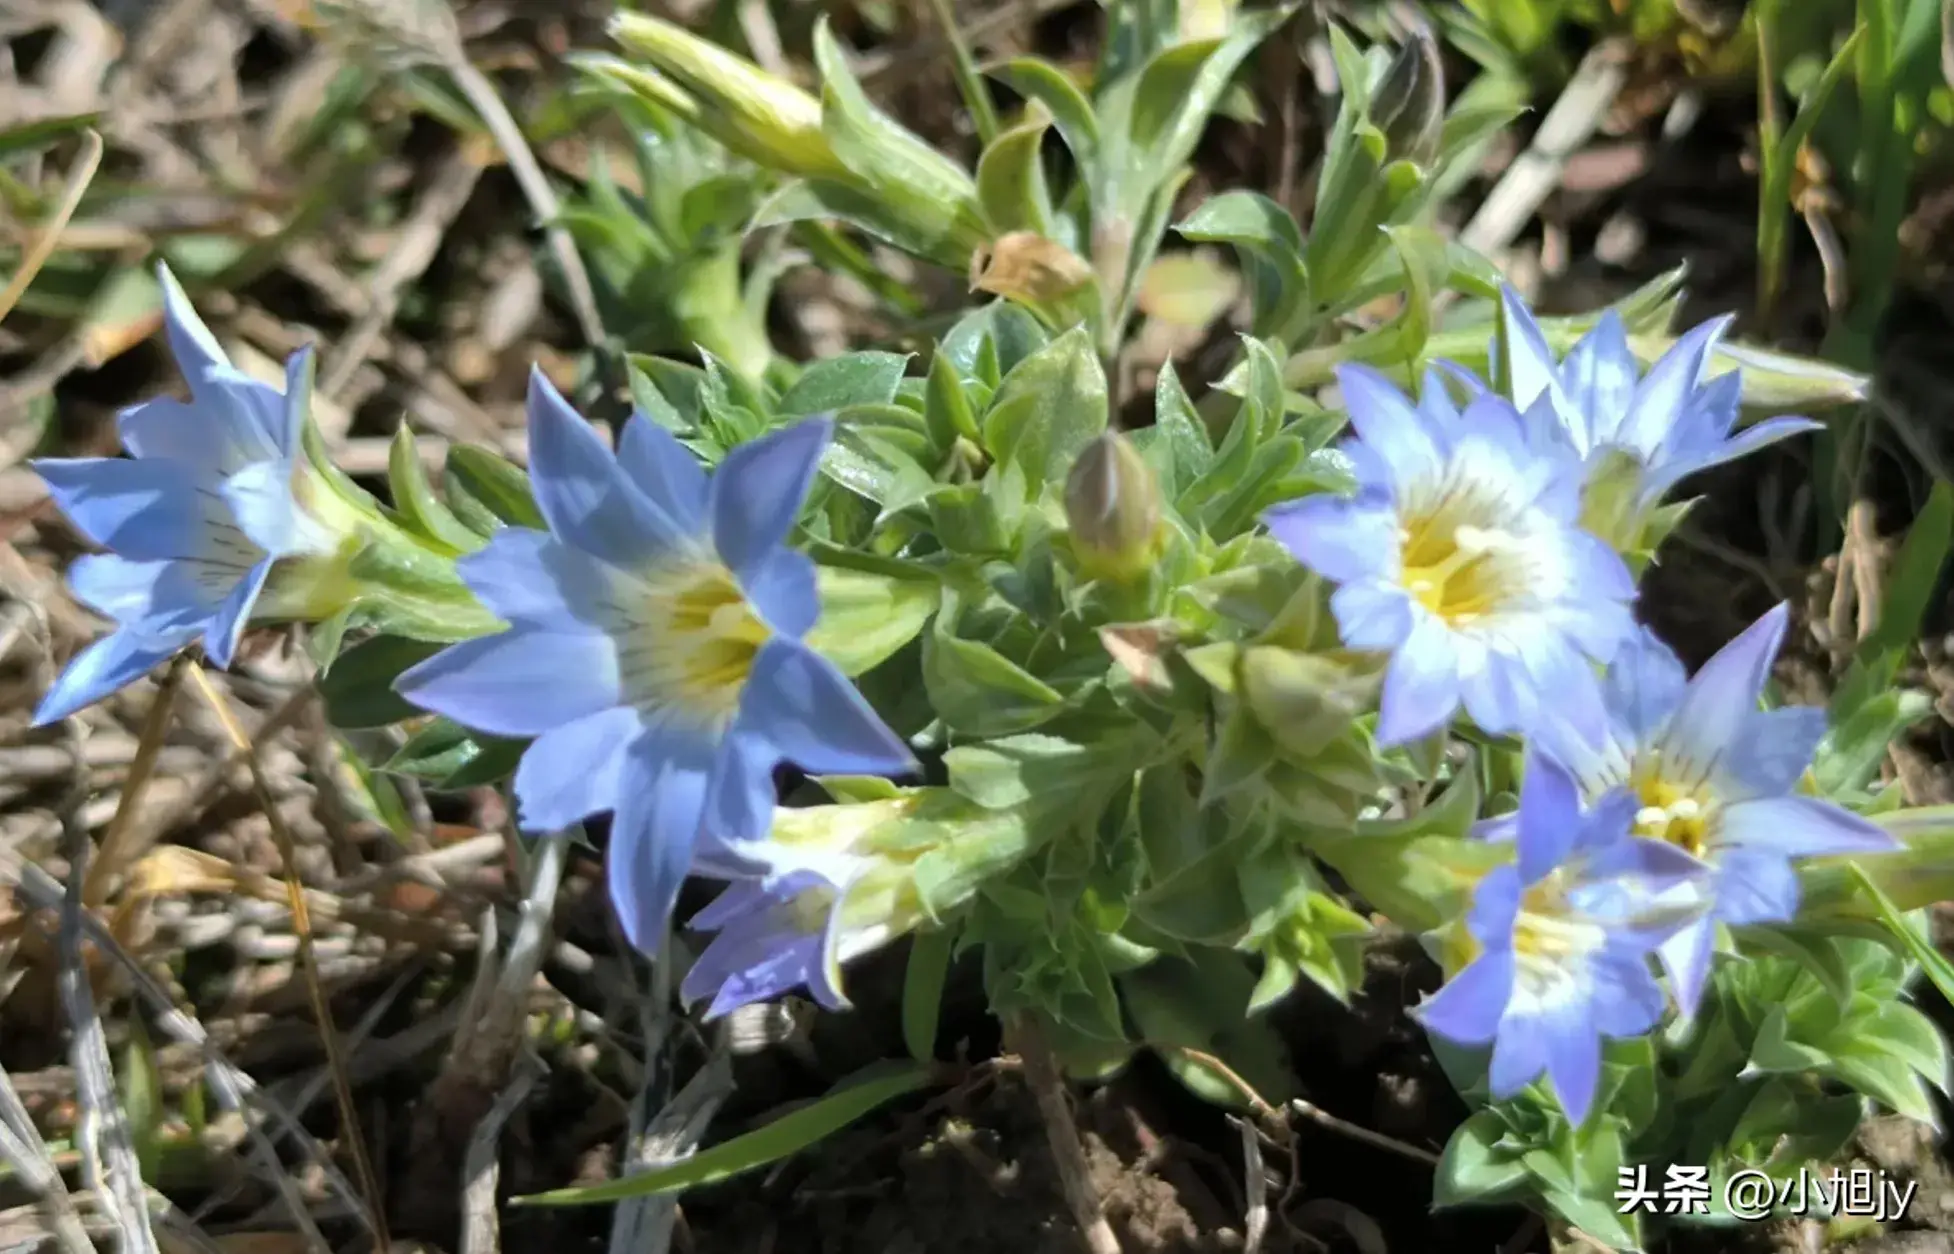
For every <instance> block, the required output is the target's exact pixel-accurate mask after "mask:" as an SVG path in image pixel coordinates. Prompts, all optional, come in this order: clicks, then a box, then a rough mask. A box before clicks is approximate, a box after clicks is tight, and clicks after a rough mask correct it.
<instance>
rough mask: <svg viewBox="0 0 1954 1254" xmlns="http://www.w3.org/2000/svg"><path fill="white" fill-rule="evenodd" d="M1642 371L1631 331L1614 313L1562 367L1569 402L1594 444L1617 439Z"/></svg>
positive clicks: (1609, 313)
mask: <svg viewBox="0 0 1954 1254" xmlns="http://www.w3.org/2000/svg"><path fill="white" fill-rule="evenodd" d="M1641 370H1642V367H1641V363H1640V362H1638V361H1637V360H1636V359H1635V353H1634V350H1632V349H1631V348H1630V347H1629V345H1628V330H1627V328H1626V327H1624V326H1623V325H1622V319H1621V315H1620V314H1619V313H1617V312H1615V311H1614V310H1613V309H1610V310H1607V311H1605V312H1603V313H1602V315H1601V318H1600V320H1599V321H1597V322H1596V323H1595V324H1594V329H1593V330H1591V331H1589V332H1588V333H1587V334H1586V335H1584V336H1582V337H1581V339H1580V342H1579V343H1577V344H1575V345H1574V348H1573V349H1572V350H1571V351H1570V352H1569V353H1568V354H1567V360H1566V361H1564V362H1562V363H1561V369H1560V377H1561V382H1562V384H1563V385H1564V386H1565V387H1566V389H1567V394H1568V400H1570V401H1571V402H1572V403H1573V405H1574V407H1575V408H1576V409H1578V410H1579V411H1580V412H1581V413H1582V414H1584V415H1585V416H1586V417H1587V420H1588V423H1589V429H1590V431H1591V433H1592V440H1593V442H1594V443H1596V444H1606V443H1608V442H1609V440H1611V439H1612V438H1613V437H1614V428H1615V424H1616V423H1618V422H1620V421H1621V418H1622V416H1623V415H1624V414H1626V413H1627V412H1628V404H1629V401H1630V399H1631V398H1632V397H1633V396H1634V395H1635V380H1636V377H1637V376H1638V375H1639V374H1640V373H1641Z"/></svg>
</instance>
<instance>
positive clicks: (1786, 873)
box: [1715, 845, 1798, 927]
mask: <svg viewBox="0 0 1954 1254" xmlns="http://www.w3.org/2000/svg"><path fill="white" fill-rule="evenodd" d="M1715 914H1716V918H1717V919H1719V920H1720V921H1722V922H1724V923H1728V924H1730V925H1731V926H1733V927H1738V926H1742V925H1743V924H1746V923H1787V922H1789V921H1790V920H1791V919H1793V918H1794V917H1796V916H1797V914H1798V872H1797V870H1796V868H1794V867H1793V866H1792V865H1791V860H1790V859H1789V858H1787V857H1785V856H1784V855H1783V854H1782V853H1779V852H1778V851H1777V850H1775V849H1770V848H1766V847H1763V846H1744V845H1740V846H1737V847H1736V848H1733V849H1725V850H1721V851H1720V854H1719V857H1718V858H1717V879H1716V906H1715Z"/></svg>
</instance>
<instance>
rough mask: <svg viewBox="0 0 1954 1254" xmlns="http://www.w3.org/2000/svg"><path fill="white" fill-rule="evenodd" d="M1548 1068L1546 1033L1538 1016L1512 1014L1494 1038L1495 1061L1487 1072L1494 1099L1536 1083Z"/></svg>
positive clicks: (1507, 1096)
mask: <svg viewBox="0 0 1954 1254" xmlns="http://www.w3.org/2000/svg"><path fill="white" fill-rule="evenodd" d="M1546 1068H1547V1041H1546V1034H1545V1033H1544V1032H1543V1031H1541V1029H1540V1024H1539V1020H1538V1019H1534V1018H1522V1017H1520V1016H1518V1015H1509V1016H1507V1017H1506V1018H1505V1019H1503V1020H1502V1021H1501V1023H1500V1030H1499V1036H1498V1038H1497V1039H1495V1040H1494V1041H1493V1061H1492V1066H1491V1068H1490V1069H1489V1070H1488V1072H1487V1077H1486V1078H1487V1082H1488V1087H1489V1088H1490V1089H1491V1090H1492V1094H1493V1096H1494V1097H1495V1098H1497V1099H1500V1100H1505V1099H1506V1098H1509V1097H1511V1096H1513V1095H1514V1094H1515V1093H1518V1092H1519V1091H1520V1090H1521V1089H1523V1088H1525V1087H1526V1086H1527V1085H1529V1084H1531V1083H1533V1081H1534V1079H1535V1077H1537V1076H1539V1074H1540V1073H1541V1072H1542V1071H1544V1070H1546Z"/></svg>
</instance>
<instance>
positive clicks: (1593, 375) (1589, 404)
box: [1500, 288, 1820, 510]
mask: <svg viewBox="0 0 1954 1254" xmlns="http://www.w3.org/2000/svg"><path fill="white" fill-rule="evenodd" d="M1500 304H1501V311H1502V313H1503V315H1504V320H1505V330H1504V336H1503V346H1504V348H1505V350H1506V353H1505V360H1506V362H1507V365H1508V368H1509V371H1510V373H1511V379H1510V390H1511V393H1512V400H1513V403H1514V404H1515V405H1516V406H1518V407H1519V408H1520V410H1521V411H1523V412H1526V413H1528V415H1529V417H1532V416H1533V415H1534V414H1535V413H1536V412H1545V413H1550V414H1551V415H1552V418H1553V419H1555V420H1557V421H1558V425H1559V427H1560V428H1561V431H1562V432H1563V433H1564V434H1565V436H1566V438H1567V439H1568V440H1569V441H1570V442H1571V443H1572V445H1573V447H1574V449H1575V450H1576V451H1577V452H1578V453H1579V454H1580V455H1581V456H1582V457H1583V458H1586V459H1587V460H1588V462H1589V465H1590V467H1591V469H1592V470H1593V472H1594V473H1596V474H1601V475H1608V474H1624V473H1626V474H1628V475H1630V476H1631V477H1632V480H1633V482H1632V484H1631V485H1630V486H1629V487H1628V490H1627V492H1626V493H1625V495H1626V496H1627V497H1628V498H1629V501H1628V504H1629V505H1630V506H1631V507H1632V508H1633V509H1636V510H1646V509H1648V508H1651V507H1653V506H1655V505H1657V504H1660V503H1661V500H1662V498H1663V497H1664V496H1665V495H1666V494H1667V493H1668V492H1669V490H1670V489H1671V488H1673V487H1675V486H1676V484H1677V483H1678V482H1679V481H1681V480H1682V479H1684V478H1685V477H1687V476H1689V475H1692V474H1695V473H1696V472H1697V471H1699V470H1705V469H1708V468H1709V467H1711V466H1718V465H1721V464H1723V463H1724V462H1728V461H1734V460H1735V459H1737V458H1739V457H1743V456H1745V455H1747V454H1749V453H1754V452H1756V451H1757V450H1758V449H1761V448H1763V447H1765V446H1766V445H1768V444H1774V443H1776V442H1777V441H1779V440H1782V439H1785V438H1787V437H1789V436H1793V435H1797V434H1798V433H1800V432H1803V431H1811V430H1815V429H1817V428H1818V426H1819V425H1820V424H1818V423H1816V422H1813V421H1812V420H1811V419H1809V418H1795V417H1791V418H1772V419H1769V420H1767V421H1764V422H1760V423H1757V424H1756V425H1755V426H1752V427H1749V428H1747V429H1746V430H1744V431H1741V432H1734V433H1733V430H1732V429H1733V428H1734V427H1735V426H1736V423H1737V416H1738V403H1739V401H1740V399H1741V397H1742V392H1743V378H1742V375H1741V374H1740V373H1739V372H1738V371H1736V370H1729V371H1726V372H1724V373H1723V374H1720V375H1718V376H1717V377H1716V378H1713V379H1708V380H1707V381H1706V380H1705V378H1704V375H1705V372H1706V369H1707V367H1708V364H1709V360H1710V354H1711V353H1712V352H1714V351H1715V349H1716V346H1717V342H1718V340H1720V339H1721V338H1722V337H1723V334H1724V332H1725V331H1727V330H1728V329H1729V327H1730V321H1731V320H1730V319H1729V318H1728V317H1722V318H1713V319H1711V320H1710V321H1708V322H1705V323H1703V324H1701V325H1700V326H1697V327H1695V328H1693V329H1692V330H1690V331H1689V332H1687V333H1686V334H1684V335H1683V336H1682V337H1681V338H1680V339H1678V340H1677V341H1676V342H1675V344H1673V345H1672V346H1670V348H1669V350H1668V351H1667V352H1666V353H1664V354H1663V355H1662V357H1661V358H1660V359H1659V360H1657V362H1656V363H1655V365H1653V366H1651V367H1650V368H1649V372H1648V374H1647V375H1644V374H1643V373H1642V366H1641V362H1640V361H1638V360H1637V358H1636V356H1635V352H1634V350H1633V349H1631V348H1630V347H1629V343H1628V331H1627V328H1626V327H1624V326H1623V324H1622V320H1621V316H1620V315H1619V314H1617V313H1616V312H1615V311H1614V310H1612V309H1611V310H1608V311H1607V312H1605V313H1603V314H1602V315H1601V318H1600V320H1599V321H1598V322H1596V324H1595V325H1594V327H1593V329H1592V330H1590V331H1589V332H1588V333H1587V334H1586V335H1584V336H1583V337H1581V339H1580V341H1579V342H1578V343H1576V344H1575V345H1574V347H1573V349H1571V350H1570V351H1569V352H1568V354H1567V359H1566V360H1565V361H1561V360H1557V359H1556V358H1555V356H1554V351H1553V348H1552V347H1551V346H1550V345H1549V344H1548V343H1547V337H1546V335H1545V334H1544V333H1543V332H1542V331H1541V329H1540V324H1539V323H1538V322H1536V321H1535V320H1534V317H1533V314H1532V313H1530V312H1529V311H1528V310H1527V307H1526V305H1525V304H1524V303H1523V302H1522V301H1521V300H1520V298H1519V296H1518V295H1516V294H1515V293H1514V292H1513V290H1512V289H1511V288H1505V289H1502V292H1501V297H1500ZM1540 401H1544V402H1545V404H1546V406H1547V410H1546V411H1536V410H1535V409H1534V406H1535V403H1536V402H1540Z"/></svg>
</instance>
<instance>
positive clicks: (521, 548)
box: [455, 527, 628, 631]
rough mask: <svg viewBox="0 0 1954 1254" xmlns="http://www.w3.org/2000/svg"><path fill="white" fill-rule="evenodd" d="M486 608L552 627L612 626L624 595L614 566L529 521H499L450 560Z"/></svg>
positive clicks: (526, 622)
mask: <svg viewBox="0 0 1954 1254" xmlns="http://www.w3.org/2000/svg"><path fill="white" fill-rule="evenodd" d="M455 570H456V571H457V572H458V573H459V574H460V575H461V579H462V582H463V583H465V584H467V585H468V590H469V591H470V592H473V593H474V594H475V596H476V598H477V599H478V600H480V601H481V603H482V604H483V606H485V607H486V608H487V609H488V611H489V612H490V613H491V614H494V615H495V616H496V617H497V618H500V619H502V620H503V621H504V622H509V623H517V624H522V625H527V626H533V627H545V628H549V629H551V630H555V631H575V630H579V629H580V628H581V627H597V628H606V627H611V626H614V625H615V624H616V623H617V621H618V619H619V614H618V612H617V610H616V609H615V608H614V607H615V605H616V603H617V601H618V600H619V599H620V598H622V597H624V596H626V595H628V593H627V589H626V588H625V586H624V584H625V581H624V580H623V579H622V578H621V576H620V575H619V573H618V572H617V569H616V568H615V567H612V566H610V565H608V564H606V563H604V562H602V561H600V560H598V559H597V558H594V557H592V556H591V555H590V554H588V553H585V552H583V551H582V550H580V549H574V548H571V547H570V546H569V545H567V544H564V543H562V542H561V541H559V540H557V539H555V538H554V537H552V536H551V535H550V534H549V533H548V532H547V531H535V530H532V529H530V528H528V527H504V528H502V529H501V530H499V531H497V532H496V533H495V534H494V535H492V536H490V537H489V541H488V543H487V544H485V545H483V546H482V547H481V548H479V549H477V550H476V551H475V552H473V553H470V554H468V555H467V556H466V557H463V558H461V559H460V560H459V561H457V562H456V563H455Z"/></svg>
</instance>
